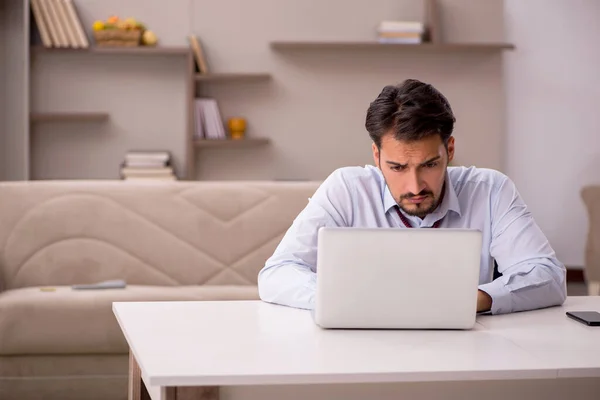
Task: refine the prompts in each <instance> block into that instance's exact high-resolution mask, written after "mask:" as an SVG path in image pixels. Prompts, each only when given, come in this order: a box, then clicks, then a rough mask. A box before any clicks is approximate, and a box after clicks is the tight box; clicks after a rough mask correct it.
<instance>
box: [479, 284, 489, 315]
mask: <svg viewBox="0 0 600 400" xmlns="http://www.w3.org/2000/svg"><path fill="white" fill-rule="evenodd" d="M491 309H492V297H491V296H490V295H489V294H487V293H486V292H484V291H483V290H481V289H478V290H477V312H484V311H490V310H491Z"/></svg>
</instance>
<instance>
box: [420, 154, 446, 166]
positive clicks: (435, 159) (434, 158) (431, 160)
mask: <svg viewBox="0 0 600 400" xmlns="http://www.w3.org/2000/svg"><path fill="white" fill-rule="evenodd" d="M440 158H442V157H441V156H439V155H438V156H435V157H433V158H430V159H429V160H427V161H424V162H422V163H421V164H420V165H421V166H423V165H427V164H429V163H431V162H434V161H437V160H439V159H440Z"/></svg>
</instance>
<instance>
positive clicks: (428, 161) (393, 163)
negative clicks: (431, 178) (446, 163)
mask: <svg viewBox="0 0 600 400" xmlns="http://www.w3.org/2000/svg"><path fill="white" fill-rule="evenodd" d="M440 158H442V157H441V156H439V155H438V156H435V157H433V158H430V159H429V160H427V161H423V162H422V163H421V164H419V166H423V165H427V164H429V163H431V162H434V161H437V160H439V159H440ZM386 164H389V165H392V166H394V167H400V168H406V167H408V164H400V163H397V162H395V161H386Z"/></svg>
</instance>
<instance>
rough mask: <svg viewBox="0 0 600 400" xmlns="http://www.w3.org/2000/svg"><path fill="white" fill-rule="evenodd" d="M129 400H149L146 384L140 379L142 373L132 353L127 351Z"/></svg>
mask: <svg viewBox="0 0 600 400" xmlns="http://www.w3.org/2000/svg"><path fill="white" fill-rule="evenodd" d="M127 398H128V399H129V400H151V399H150V395H149V394H148V390H147V389H146V385H144V382H143V381H142V373H141V371H140V366H139V365H138V363H137V361H136V360H135V357H134V356H133V353H132V352H131V351H129V393H128V396H127Z"/></svg>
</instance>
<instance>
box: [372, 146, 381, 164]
mask: <svg viewBox="0 0 600 400" xmlns="http://www.w3.org/2000/svg"><path fill="white" fill-rule="evenodd" d="M371 148H372V149H373V160H374V161H375V165H377V168H379V169H381V165H379V164H380V163H379V160H380V154H379V148H378V147H377V145H376V144H375V143H373V144H372V145H371Z"/></svg>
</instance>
